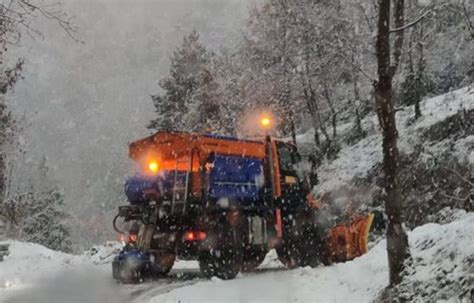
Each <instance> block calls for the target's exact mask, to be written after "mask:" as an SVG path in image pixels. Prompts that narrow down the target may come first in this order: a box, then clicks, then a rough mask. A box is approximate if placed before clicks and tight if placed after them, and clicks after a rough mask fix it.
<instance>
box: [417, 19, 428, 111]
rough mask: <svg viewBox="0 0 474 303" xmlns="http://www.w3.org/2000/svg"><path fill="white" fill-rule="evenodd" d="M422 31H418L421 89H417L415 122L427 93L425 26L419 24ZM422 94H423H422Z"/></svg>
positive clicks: (418, 77)
mask: <svg viewBox="0 0 474 303" xmlns="http://www.w3.org/2000/svg"><path fill="white" fill-rule="evenodd" d="M419 27H420V30H419V31H418V45H417V47H418V56H419V58H418V59H419V61H418V74H417V76H416V82H417V84H418V85H419V86H420V87H417V92H418V93H417V95H416V100H415V120H417V119H418V118H420V117H421V109H420V102H421V99H422V98H423V95H424V94H425V93H426V92H425V83H424V81H423V73H424V72H425V59H424V57H423V41H422V40H423V24H419ZM420 92H421V93H420Z"/></svg>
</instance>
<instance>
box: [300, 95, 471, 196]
mask: <svg viewBox="0 0 474 303" xmlns="http://www.w3.org/2000/svg"><path fill="white" fill-rule="evenodd" d="M420 106H421V111H422V114H423V116H422V117H421V118H420V119H419V120H417V121H416V122H413V121H412V117H414V112H413V106H410V107H408V106H407V107H402V108H400V110H399V111H397V114H396V119H397V129H398V131H399V148H400V151H401V152H405V153H409V152H411V151H412V150H413V148H414V146H415V145H416V144H419V143H421V142H423V141H424V138H423V135H425V134H426V132H427V131H428V130H429V128H430V127H431V126H433V125H435V124H436V123H439V122H441V121H445V120H447V119H449V118H450V117H453V116H454V115H457V114H459V113H460V112H463V111H464V112H470V111H472V110H474V86H468V87H465V88H462V89H459V90H456V91H453V92H450V93H447V94H444V95H441V96H437V97H434V98H430V99H425V100H423V101H422V102H421V104H420ZM362 126H363V129H364V130H366V131H367V132H368V135H367V137H365V138H363V139H362V140H360V141H358V142H357V143H355V144H353V145H345V146H342V149H341V150H340V152H339V154H338V155H337V158H336V159H335V160H332V161H328V160H325V161H324V162H323V163H322V165H321V166H320V167H319V168H318V171H317V172H318V176H319V177H320V184H318V186H317V189H318V191H331V190H334V189H337V188H338V187H340V186H341V185H344V184H349V183H351V181H353V179H354V178H355V177H358V178H363V177H365V176H366V174H367V173H368V172H369V171H370V169H371V168H372V167H374V166H375V165H376V164H378V163H381V162H382V136H381V134H380V131H379V126H378V120H377V117H376V116H375V115H374V114H371V115H369V116H367V117H366V118H365V119H364V120H363V121H362ZM351 127H352V124H351V123H346V124H343V125H338V131H339V133H340V136H342V137H343V136H344V134H345V133H347V132H348V131H349V130H350V129H351ZM312 136H313V131H312V130H311V131H308V132H307V133H306V134H304V135H301V136H298V143H300V144H302V145H305V144H306V145H307V144H312V139H311V138H312ZM444 141H447V140H440V141H437V142H433V144H431V143H430V146H428V148H429V149H430V150H431V151H432V152H434V153H436V152H437V151H440V150H445V149H447V148H448V147H449V148H452V149H453V150H454V153H455V155H456V156H457V157H458V158H460V159H462V160H463V161H466V162H468V163H469V164H470V165H474V149H473V146H474V135H472V134H471V135H468V136H466V137H465V138H463V139H460V140H455V141H454V142H452V141H450V142H444ZM453 144H454V146H452V145H453Z"/></svg>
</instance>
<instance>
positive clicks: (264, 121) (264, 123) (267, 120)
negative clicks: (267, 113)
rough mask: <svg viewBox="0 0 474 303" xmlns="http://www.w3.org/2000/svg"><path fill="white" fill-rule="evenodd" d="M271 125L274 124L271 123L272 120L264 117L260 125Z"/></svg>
mask: <svg viewBox="0 0 474 303" xmlns="http://www.w3.org/2000/svg"><path fill="white" fill-rule="evenodd" d="M271 123H272V121H271V120H270V118H268V117H263V118H262V119H261V120H260V124H261V125H262V126H263V127H269V126H270V124H271Z"/></svg>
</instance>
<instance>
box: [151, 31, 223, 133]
mask: <svg viewBox="0 0 474 303" xmlns="http://www.w3.org/2000/svg"><path fill="white" fill-rule="evenodd" d="M212 57H213V54H212V53H211V52H210V51H208V50H207V48H206V47H205V46H204V45H203V44H202V42H201V41H200V40H199V35H198V33H197V32H196V31H193V32H192V33H191V34H189V35H188V36H185V37H184V39H183V42H182V43H181V45H180V46H179V47H177V48H176V50H175V51H174V52H173V55H172V56H171V66H170V74H169V76H168V77H166V78H163V79H162V80H161V81H160V83H159V85H160V88H161V89H162V91H163V93H161V94H158V95H155V96H153V97H152V100H153V105H154V106H155V112H156V116H157V117H156V118H155V119H154V120H152V121H151V122H150V124H149V125H148V128H151V129H155V130H160V129H164V130H181V131H203V130H205V129H207V128H219V123H218V122H219V104H218V100H217V98H216V94H215V92H216V89H217V86H216V83H215V81H214V78H213V75H212V73H211V70H212Z"/></svg>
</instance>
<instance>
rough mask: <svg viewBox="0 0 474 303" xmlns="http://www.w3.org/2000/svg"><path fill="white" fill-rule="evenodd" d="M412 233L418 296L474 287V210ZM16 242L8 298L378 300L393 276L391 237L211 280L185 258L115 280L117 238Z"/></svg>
mask: <svg viewBox="0 0 474 303" xmlns="http://www.w3.org/2000/svg"><path fill="white" fill-rule="evenodd" d="M409 239H410V246H411V250H412V255H413V259H414V263H415V269H416V272H415V273H414V274H413V275H412V276H410V277H409V279H408V280H407V281H408V282H407V283H408V284H407V285H409V287H410V288H409V289H411V291H410V294H409V296H411V297H410V299H421V300H422V301H424V300H425V299H426V300H428V301H430V299H433V298H435V299H440V298H441V299H452V298H458V297H459V296H460V295H466V293H468V292H470V291H474V290H473V289H472V287H473V286H472V285H474V283H473V282H474V269H473V268H472V260H474V213H468V214H466V213H465V212H460V214H459V216H458V219H457V220H456V221H454V222H452V223H449V224H445V225H439V224H427V225H424V226H421V227H419V228H417V229H415V230H413V231H411V232H410V233H409ZM10 243H11V255H10V256H9V257H8V258H7V259H6V260H5V261H4V262H0V302H5V303H6V302H8V303H11V302H22V303H23V302H35V303H42V302H134V303H156V302H176V303H177V302H181V303H185V302H316V301H317V302H370V301H372V300H373V299H374V297H376V296H377V294H378V293H379V292H380V290H381V289H383V287H384V286H385V285H386V284H387V282H388V269H387V260H386V251H385V241H381V242H379V243H378V244H377V245H375V246H374V247H373V248H372V249H371V250H370V251H369V252H368V253H367V254H366V255H364V256H362V257H360V258H357V259H356V260H354V261H351V262H347V263H343V264H335V265H333V266H330V267H318V268H309V267H306V268H299V269H294V270H285V269H283V268H282V267H281V264H280V263H279V262H278V261H277V260H276V256H275V253H274V252H270V253H269V254H268V256H267V258H266V260H265V261H264V264H262V266H261V267H260V268H259V269H258V270H257V271H256V272H253V273H247V274H239V276H238V277H237V278H236V279H234V280H230V281H222V280H219V279H211V280H208V279H206V278H204V277H202V276H201V274H200V273H199V270H198V265H197V263H196V262H191V261H178V262H177V263H176V264H175V268H174V269H173V271H172V272H171V273H170V276H169V277H167V278H164V279H159V280H155V281H147V282H145V283H142V284H139V285H120V284H117V283H115V282H114V281H113V280H112V278H111V267H110V260H111V259H112V258H113V254H111V252H112V251H113V249H114V248H115V246H114V245H113V244H111V243H109V244H108V245H105V246H101V247H99V249H98V250H97V251H95V252H94V253H91V251H89V252H88V253H86V254H84V255H80V256H73V255H68V254H63V253H59V252H55V251H51V250H49V249H46V248H44V247H42V246H40V245H36V244H31V243H22V242H10ZM470 262H471V263H470ZM473 293H474V292H473ZM413 296H414V297H413Z"/></svg>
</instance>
